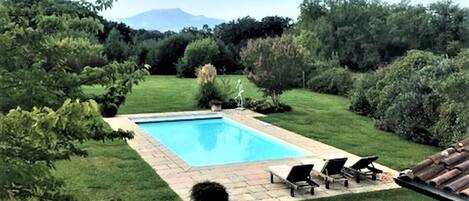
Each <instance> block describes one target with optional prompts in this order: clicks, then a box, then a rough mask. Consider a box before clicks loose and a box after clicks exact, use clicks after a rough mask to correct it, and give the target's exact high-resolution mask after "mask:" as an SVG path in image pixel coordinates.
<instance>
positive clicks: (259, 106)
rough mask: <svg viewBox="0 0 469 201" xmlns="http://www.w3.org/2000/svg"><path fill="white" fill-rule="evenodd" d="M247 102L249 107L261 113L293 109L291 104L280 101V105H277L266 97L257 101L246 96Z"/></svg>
mask: <svg viewBox="0 0 469 201" xmlns="http://www.w3.org/2000/svg"><path fill="white" fill-rule="evenodd" d="M245 104H246V106H245V107H246V108H247V109H250V110H252V111H255V112H258V113H261V114H272V113H283V112H290V111H291V110H292V108H291V106H289V105H286V104H283V103H280V104H279V105H278V106H276V105H274V104H272V103H270V102H268V101H267V100H265V99H263V100H259V101H256V100H251V99H249V98H246V100H245Z"/></svg>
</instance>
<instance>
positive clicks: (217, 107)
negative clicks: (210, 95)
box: [211, 104, 222, 112]
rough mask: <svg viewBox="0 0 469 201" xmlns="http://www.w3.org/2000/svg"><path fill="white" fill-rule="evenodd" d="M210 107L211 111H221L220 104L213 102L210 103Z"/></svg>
mask: <svg viewBox="0 0 469 201" xmlns="http://www.w3.org/2000/svg"><path fill="white" fill-rule="evenodd" d="M211 109H212V112H221V110H222V109H221V105H215V104H213V105H212V107H211Z"/></svg>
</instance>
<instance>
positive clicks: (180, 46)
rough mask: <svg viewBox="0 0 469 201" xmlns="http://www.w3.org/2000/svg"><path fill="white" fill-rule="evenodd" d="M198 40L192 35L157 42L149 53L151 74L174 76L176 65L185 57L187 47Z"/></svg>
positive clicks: (172, 37)
mask: <svg viewBox="0 0 469 201" xmlns="http://www.w3.org/2000/svg"><path fill="white" fill-rule="evenodd" d="M195 39H196V36H195V35H192V34H190V33H179V34H172V35H170V36H168V37H166V38H164V39H162V40H160V41H158V42H157V44H156V45H155V46H152V47H151V48H150V50H149V51H148V55H147V57H146V63H147V64H149V65H150V66H151V68H150V73H151V74H152V75H154V74H163V75H174V74H176V64H177V63H178V61H179V59H180V58H181V57H182V56H183V55H184V51H185V50H186V47H187V45H189V43H190V42H192V41H193V40H195Z"/></svg>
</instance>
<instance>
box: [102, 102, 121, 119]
mask: <svg viewBox="0 0 469 201" xmlns="http://www.w3.org/2000/svg"><path fill="white" fill-rule="evenodd" d="M118 110H119V107H118V106H117V105H116V104H114V103H110V104H104V105H102V106H101V114H102V115H103V117H115V116H116V115H117V111H118Z"/></svg>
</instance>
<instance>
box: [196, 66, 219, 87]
mask: <svg viewBox="0 0 469 201" xmlns="http://www.w3.org/2000/svg"><path fill="white" fill-rule="evenodd" d="M196 72H197V81H199V84H204V83H208V82H212V83H213V82H215V78H217V69H216V68H215V66H213V65H211V64H206V65H205V66H202V67H201V68H199V69H197V70H196Z"/></svg>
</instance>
